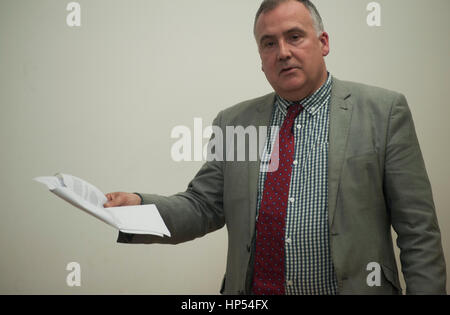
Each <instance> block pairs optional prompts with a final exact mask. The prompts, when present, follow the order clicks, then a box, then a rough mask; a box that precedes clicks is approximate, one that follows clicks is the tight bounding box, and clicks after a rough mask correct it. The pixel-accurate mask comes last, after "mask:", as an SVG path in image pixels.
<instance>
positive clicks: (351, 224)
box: [118, 78, 446, 294]
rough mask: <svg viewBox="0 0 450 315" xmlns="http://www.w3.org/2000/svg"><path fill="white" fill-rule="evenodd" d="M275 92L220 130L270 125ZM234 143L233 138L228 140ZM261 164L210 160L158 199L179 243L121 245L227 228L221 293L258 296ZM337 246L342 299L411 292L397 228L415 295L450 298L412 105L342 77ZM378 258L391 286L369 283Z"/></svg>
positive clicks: (246, 106)
mask: <svg viewBox="0 0 450 315" xmlns="http://www.w3.org/2000/svg"><path fill="white" fill-rule="evenodd" d="M274 96H275V95H274V93H271V94H269V95H266V96H263V97H260V98H257V99H253V100H249V101H246V102H243V103H240V104H238V105H236V106H234V107H231V108H228V109H226V110H224V111H222V112H220V113H219V114H218V116H217V118H216V119H215V121H214V123H213V125H215V126H219V127H221V128H222V130H223V131H224V133H225V130H226V126H243V127H247V126H269V124H270V118H271V114H272V109H273V103H274ZM225 138H226V137H225ZM259 166H260V161H259V160H258V161H248V160H247V161H246V162H238V161H234V162H233V161H211V162H206V163H205V164H204V165H203V167H202V168H201V169H200V171H199V172H198V173H197V175H196V176H195V177H194V179H193V180H192V181H191V182H190V183H189V186H188V188H187V190H186V191H185V192H182V193H178V194H176V195H173V196H170V197H165V196H159V195H154V194H143V203H145V204H147V203H154V204H156V206H157V207H158V209H159V211H160V213H161V216H162V217H163V219H164V221H165V222H166V224H167V226H168V228H169V230H170V231H171V234H172V237H170V238H167V237H164V238H160V237H156V236H143V235H131V234H124V233H120V234H119V239H118V242H124V243H136V244H149V243H167V244H177V243H181V242H186V241H189V240H192V239H195V238H197V237H201V236H203V235H205V234H206V233H209V232H212V231H215V230H217V229H220V228H221V227H223V226H224V225H226V227H227V230H228V256H227V267H226V274H225V277H224V280H223V284H222V289H221V292H222V293H225V294H250V292H251V281H252V276H253V252H254V237H255V222H256V211H257V209H256V208H257V205H256V200H257V183H258V175H259ZM328 169H329V170H328V172H329V177H328V193H329V195H328V209H329V231H330V250H331V255H332V259H333V264H334V268H335V271H336V276H337V280H338V291H339V293H340V294H398V293H401V287H400V284H399V278H398V272H397V266H396V262H395V257H394V251H393V242H392V238H391V226H392V227H393V228H394V230H395V231H396V233H397V235H398V238H397V245H398V246H399V248H400V250H401V255H400V258H401V265H402V272H403V275H404V278H405V282H406V293H408V294H445V292H446V291H445V290H446V289H445V287H446V270H445V261H444V256H443V251H442V245H441V237H440V231H439V227H438V222H437V219H436V214H435V209H434V203H433V197H432V192H431V187H430V183H429V180H428V176H427V173H426V170H425V165H424V161H423V158H422V154H421V151H420V148H419V143H418V140H417V136H416V133H415V128H414V124H413V120H412V116H411V113H410V110H409V108H408V105H407V102H406V99H405V97H404V96H403V95H401V94H398V93H395V92H391V91H388V90H384V89H380V88H375V87H370V86H366V85H363V84H358V83H351V82H345V81H340V80H337V79H336V78H333V88H332V96H331V101H330V132H329V161H328ZM371 262H376V263H377V264H379V266H380V267H381V268H380V274H381V284H380V285H379V286H378V285H375V286H369V285H368V283H367V277H368V275H369V274H370V272H371V270H367V266H368V264H369V263H371Z"/></svg>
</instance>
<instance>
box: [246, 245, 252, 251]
mask: <svg viewBox="0 0 450 315" xmlns="http://www.w3.org/2000/svg"><path fill="white" fill-rule="evenodd" d="M251 249H252V247H251V246H250V244H247V252H249V253H250V250H251Z"/></svg>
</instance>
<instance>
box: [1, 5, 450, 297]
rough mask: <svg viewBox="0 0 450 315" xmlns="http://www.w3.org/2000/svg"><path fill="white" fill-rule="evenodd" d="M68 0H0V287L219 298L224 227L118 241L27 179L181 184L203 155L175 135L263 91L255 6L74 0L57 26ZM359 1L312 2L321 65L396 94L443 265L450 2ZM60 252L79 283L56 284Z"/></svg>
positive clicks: (104, 186)
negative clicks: (318, 19)
mask: <svg viewBox="0 0 450 315" xmlns="http://www.w3.org/2000/svg"><path fill="white" fill-rule="evenodd" d="M69 2H70V1H61V0H39V1H37V0H29V1H25V0H1V1H0V106H1V113H0V117H1V118H0V119H1V121H0V122H1V124H0V128H1V129H0V144H1V155H0V156H1V157H0V158H1V163H0V172H1V182H0V194H1V213H0V227H1V228H0V250H1V259H0V293H3V294H10V293H19V294H55V293H58V294H81V293H83V294H94V293H99V294H104V293H119V294H120V293H127V294H128V293H134V294H144V293H145V294H218V292H219V287H220V282H221V279H222V276H223V273H224V271H225V261H226V250H227V236H226V230H225V229H221V230H219V231H217V232H215V233H212V234H209V235H207V236H205V237H204V238H201V239H197V240H195V241H192V242H188V243H185V244H181V245H177V246H171V245H123V244H116V237H117V232H116V231H115V230H114V229H113V228H111V227H109V226H108V225H105V224H104V223H102V222H100V221H98V220H96V219H94V218H93V217H91V216H89V215H87V214H85V213H83V212H82V211H80V210H78V209H76V208H74V207H72V206H70V205H69V204H67V203H65V202H64V201H62V200H60V199H59V198H57V197H56V196H54V195H53V194H51V193H49V192H48V191H47V190H46V188H45V187H44V186H42V185H40V184H38V183H36V182H34V181H32V178H34V177H36V176H43V175H53V174H55V173H57V172H64V173H68V174H73V175H76V176H79V177H81V178H84V179H86V180H87V181H90V182H91V183H93V184H95V185H96V186H97V187H99V188H100V189H101V190H102V191H103V192H105V193H106V192H111V191H129V192H134V191H138V192H152V193H158V194H164V195H171V194H173V193H176V192H179V191H184V190H185V188H186V186H187V184H188V182H189V180H190V179H191V178H192V177H193V176H194V175H195V173H196V172H197V170H198V169H199V167H200V166H201V164H202V163H201V162H179V163H177V162H174V161H173V160H172V159H171V155H170V149H171V146H172V145H173V144H174V143H175V142H176V139H172V138H171V137H170V135H171V131H172V129H173V128H174V127H175V126H179V125H185V126H187V127H189V128H191V129H193V121H194V118H195V117H199V118H202V119H203V122H204V127H205V126H206V125H209V124H211V122H212V120H213V118H214V117H215V115H216V114H217V113H218V112H219V111H220V110H222V109H224V108H226V107H229V106H232V105H234V104H236V103H238V102H240V101H243V100H246V99H250V98H254V97H257V96H260V95H263V94H266V93H269V92H271V91H272V89H271V87H270V86H269V84H268V83H267V81H266V79H265V77H264V74H263V73H262V72H261V70H260V68H261V65H260V60H259V56H258V54H257V48H256V44H255V42H254V39H253V35H252V26H253V18H254V15H255V13H256V10H257V8H258V6H259V4H260V0H226V1H219V0H191V1H186V0H171V1H168V0H128V1H122V0H96V1H88V0H80V1H78V2H79V3H80V5H81V23H82V24H81V27H79V28H71V27H69V26H67V24H66V16H67V14H69V12H68V11H66V5H67V4H68V3H69ZM369 2H370V1H369V0H344V1H328V0H316V1H315V3H316V4H317V7H318V8H319V11H320V12H321V14H322V17H323V19H324V23H325V28H326V30H327V31H328V33H329V34H330V44H331V53H330V55H329V56H328V57H327V58H326V61H327V65H328V69H329V71H330V72H331V73H332V74H333V75H335V76H336V77H338V78H340V79H345V80H351V81H358V82H363V83H367V84H372V85H377V86H381V87H385V88H388V89H391V90H396V91H398V92H401V93H403V94H405V95H406V97H407V99H408V101H409V105H410V108H411V111H412V113H413V117H414V120H415V124H416V130H417V134H418V137H419V142H420V144H421V148H422V152H423V155H424V159H425V162H426V166H427V170H428V174H429V177H430V180H431V183H432V188H433V194H434V198H435V204H436V211H437V216H438V219H439V224H440V227H441V232H442V240H443V247H444V251H445V254H446V257H447V261H450V240H449V239H450V214H449V205H450V194H449V193H448V192H449V187H450V180H449V178H450V164H449V163H447V161H448V160H449V155H450V149H449V140H448V139H449V135H450V124H449V123H448V119H449V117H450V109H449V106H448V105H449V103H448V100H449V99H450V89H449V81H450V80H449V79H450V78H449V76H450V67H449V64H450V63H449V60H448V56H449V55H450V45H449V40H448V34H449V31H450V21H449V19H448V12H450V2H449V1H448V0H432V1H421V0H396V1H388V0H383V1H381V0H380V1H378V3H380V5H381V10H382V11H381V23H382V24H381V26H380V27H369V26H368V25H367V23H366V17H367V15H368V14H369V12H368V11H367V10H366V6H367V4H368V3H369ZM205 143H206V140H205ZM367 246H370V244H367ZM397 253H398V251H397ZM72 261H74V262H78V263H79V264H80V266H81V287H68V286H67V285H66V276H67V275H68V273H69V272H68V271H66V266H67V264H68V263H69V262H72ZM447 265H448V264H447ZM448 269H449V268H448ZM447 282H450V281H447Z"/></svg>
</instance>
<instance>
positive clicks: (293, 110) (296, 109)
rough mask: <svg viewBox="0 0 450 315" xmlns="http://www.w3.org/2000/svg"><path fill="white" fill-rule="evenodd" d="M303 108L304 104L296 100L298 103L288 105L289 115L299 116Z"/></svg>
mask: <svg viewBox="0 0 450 315" xmlns="http://www.w3.org/2000/svg"><path fill="white" fill-rule="evenodd" d="M302 110H303V106H302V105H301V104H300V103H298V102H296V103H293V104H292V105H290V106H289V107H288V114H287V115H288V116H290V117H297V116H298V114H299V113H300V112H301V111H302Z"/></svg>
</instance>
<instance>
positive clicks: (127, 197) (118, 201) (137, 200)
mask: <svg viewBox="0 0 450 315" xmlns="http://www.w3.org/2000/svg"><path fill="white" fill-rule="evenodd" d="M105 196H106V198H108V201H107V202H106V203H105V204H104V205H103V206H104V207H105V208H110V207H122V206H138V205H140V204H141V197H139V196H138V195H136V194H130V193H126V192H113V193H109V194H106V195H105Z"/></svg>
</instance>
